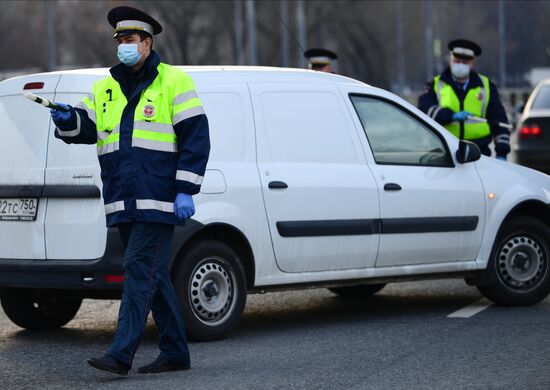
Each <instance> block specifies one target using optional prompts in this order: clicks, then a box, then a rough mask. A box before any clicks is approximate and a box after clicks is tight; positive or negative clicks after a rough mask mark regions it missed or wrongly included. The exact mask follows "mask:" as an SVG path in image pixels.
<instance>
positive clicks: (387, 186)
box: [384, 183, 401, 191]
mask: <svg viewBox="0 0 550 390" xmlns="http://www.w3.org/2000/svg"><path fill="white" fill-rule="evenodd" d="M384 191H401V186H400V185H399V184H396V183H386V184H384Z"/></svg>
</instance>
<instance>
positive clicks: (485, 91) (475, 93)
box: [434, 75, 491, 140]
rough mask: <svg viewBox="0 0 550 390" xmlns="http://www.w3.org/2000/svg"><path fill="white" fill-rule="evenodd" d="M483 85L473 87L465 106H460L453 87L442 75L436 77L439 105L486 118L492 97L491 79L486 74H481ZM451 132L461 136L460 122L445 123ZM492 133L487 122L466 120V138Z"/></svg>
mask: <svg viewBox="0 0 550 390" xmlns="http://www.w3.org/2000/svg"><path fill="white" fill-rule="evenodd" d="M479 77H480V78H481V80H482V83H483V87H476V88H472V89H470V90H469V91H468V93H467V94H466V97H465V98H464V106H463V107H460V100H459V98H458V96H457V95H456V93H455V91H454V90H453V88H452V87H451V86H450V85H449V84H447V83H445V82H443V81H442V80H441V76H436V77H435V78H434V91H435V94H436V95H437V100H438V104H439V107H442V108H449V109H451V110H452V111H454V112H458V111H468V112H469V113H470V114H472V115H474V116H476V117H480V118H485V117H486V114H487V104H488V102H489V99H490V88H489V79H488V78H487V77H486V76H483V75H479ZM445 128H447V129H448V130H449V131H450V132H451V133H453V134H454V135H455V136H456V137H457V138H458V137H460V123H459V122H451V123H448V124H446V125H445ZM489 135H491V128H490V126H489V124H488V123H487V122H485V123H483V122H476V121H473V120H471V119H469V120H467V121H465V122H464V138H465V139H467V140H475V139H479V138H483V137H487V136H489Z"/></svg>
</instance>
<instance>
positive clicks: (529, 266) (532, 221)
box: [477, 216, 550, 306]
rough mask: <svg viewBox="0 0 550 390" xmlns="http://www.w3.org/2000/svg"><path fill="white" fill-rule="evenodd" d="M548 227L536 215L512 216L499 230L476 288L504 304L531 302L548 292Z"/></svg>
mask: <svg viewBox="0 0 550 390" xmlns="http://www.w3.org/2000/svg"><path fill="white" fill-rule="evenodd" d="M549 261H550V228H548V226H546V225H545V224H544V223H542V222H541V221H539V220H538V219H536V218H533V217H529V216H521V217H518V218H515V219H513V220H512V221H510V222H509V223H507V224H506V225H505V226H503V227H502V229H501V231H500V232H499V234H498V236H497V239H496V240H495V244H494V245H493V250H492V252H491V258H490V259H489V264H488V266H487V270H486V275H485V277H486V282H485V283H484V284H483V285H479V286H477V288H478V290H479V291H480V292H481V293H482V294H483V295H484V296H485V297H487V298H489V299H490V300H491V301H493V302H495V303H496V304H498V305H503V306H523V305H533V304H535V303H538V302H540V301H542V300H543V299H544V298H546V297H547V296H548V294H549V293H550V264H549Z"/></svg>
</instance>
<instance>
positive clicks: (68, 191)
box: [45, 70, 107, 260]
mask: <svg viewBox="0 0 550 390" xmlns="http://www.w3.org/2000/svg"><path fill="white" fill-rule="evenodd" d="M94 72H96V74H87V73H85V72H75V71H73V72H66V73H63V74H62V76H61V79H60V80H59V84H58V87H57V90H56V100H57V101H59V102H61V103H65V104H70V105H72V106H76V105H77V104H78V103H79V102H80V101H81V100H82V98H83V97H84V96H85V95H89V94H91V92H92V86H93V83H94V81H96V80H98V79H100V78H102V77H104V74H102V73H101V71H100V70H95V71H94ZM52 131H53V129H52ZM45 183H46V186H48V187H49V188H57V189H60V191H61V193H59V194H57V196H56V197H52V198H50V199H48V209H47V213H46V234H45V237H46V255H47V259H48V260H92V259H98V258H100V257H102V256H103V254H104V253H105V247H106V241H107V228H106V226H105V208H104V207H103V200H102V198H101V196H100V194H101V188H102V183H101V176H100V169H99V162H98V159H97V151H96V145H76V144H71V145H68V144H66V143H64V142H63V141H61V140H59V139H57V138H55V136H54V135H53V133H52V136H51V137H50V139H49V144H48V160H47V166H46V175H45Z"/></svg>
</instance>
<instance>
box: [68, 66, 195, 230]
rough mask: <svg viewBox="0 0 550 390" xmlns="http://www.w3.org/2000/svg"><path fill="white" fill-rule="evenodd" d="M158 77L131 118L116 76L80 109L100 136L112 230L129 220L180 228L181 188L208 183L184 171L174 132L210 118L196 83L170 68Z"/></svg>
mask: <svg viewBox="0 0 550 390" xmlns="http://www.w3.org/2000/svg"><path fill="white" fill-rule="evenodd" d="M157 71H158V75H157V76H156V78H155V79H154V80H153V82H152V83H151V84H150V85H149V86H148V87H146V88H145V89H144V90H143V91H142V92H141V95H140V96H139V101H138V103H137V106H136V108H135V109H134V111H133V113H132V112H127V111H128V108H127V104H128V101H127V99H126V96H125V95H124V93H123V92H122V90H121V87H120V85H119V83H118V82H117V81H116V80H115V79H114V78H113V77H112V76H109V77H106V78H104V79H102V80H99V81H97V82H96V83H95V84H94V86H93V94H92V95H89V96H86V97H85V98H84V99H83V100H82V101H81V102H80V103H79V104H78V105H77V106H76V107H77V108H81V109H84V110H85V111H86V112H87V114H88V117H89V118H90V119H91V120H92V121H93V122H94V123H95V127H96V130H97V142H96V143H97V153H98V157H99V162H100V165H101V178H102V181H103V197H104V200H105V212H106V214H107V223H108V225H109V226H111V225H113V224H116V223H121V222H125V221H127V220H128V219H129V220H132V219H135V220H140V221H152V222H159V223H170V224H178V223H179V221H178V220H177V218H176V217H175V216H174V205H173V202H174V199H175V197H176V193H177V191H176V188H177V182H179V181H181V182H189V183H191V184H193V185H199V186H200V184H201V182H202V179H203V176H201V174H203V173H202V172H191V171H190V170H189V169H185V168H181V169H180V168H178V161H179V158H180V153H179V152H178V139H177V135H176V132H175V131H174V126H175V125H177V124H179V123H180V122H181V121H184V120H186V119H189V118H192V117H195V116H197V115H201V114H204V110H203V107H202V104H201V102H200V100H199V98H198V96H197V93H196V92H195V85H194V83H193V80H192V79H191V77H189V76H188V75H187V74H186V73H184V72H183V71H181V70H180V69H178V68H176V67H173V66H170V65H167V64H164V63H159V64H158V66H157ZM136 99H137V97H136ZM125 109H126V111H125ZM77 117H78V116H77ZM129 121H131V122H129ZM121 123H122V125H121ZM121 126H122V133H121ZM129 131H131V142H130V133H129ZM121 134H122V135H121ZM122 140H124V142H123V143H122Z"/></svg>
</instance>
